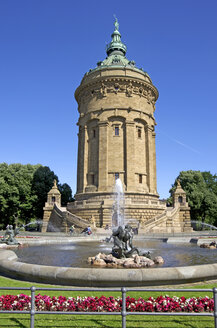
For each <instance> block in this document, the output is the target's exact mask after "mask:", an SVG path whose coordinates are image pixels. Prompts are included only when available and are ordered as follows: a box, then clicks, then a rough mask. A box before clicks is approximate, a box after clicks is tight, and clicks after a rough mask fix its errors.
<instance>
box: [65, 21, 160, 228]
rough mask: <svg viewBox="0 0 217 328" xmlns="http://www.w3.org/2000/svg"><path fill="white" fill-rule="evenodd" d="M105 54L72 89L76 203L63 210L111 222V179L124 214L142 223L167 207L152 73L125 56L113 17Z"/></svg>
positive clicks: (112, 193)
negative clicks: (160, 180) (160, 184)
mask: <svg viewBox="0 0 217 328" xmlns="http://www.w3.org/2000/svg"><path fill="white" fill-rule="evenodd" d="M114 25H115V28H114V32H113V33H112V35H111V37H112V40H111V42H110V43H109V44H108V45H107V50H106V53H107V57H106V58H105V59H104V60H103V61H99V62H98V63H97V67H96V68H94V69H90V70H89V72H87V73H86V74H85V75H84V77H83V79H82V81H81V84H80V86H79V87H78V88H77V90H76V91H75V98H76V100H77V103H78V111H79V114H80V116H79V120H78V127H79V133H78V166H77V192H76V195H75V199H76V201H75V202H74V203H71V204H69V205H68V206H67V209H68V210H69V211H70V212H71V213H73V214H76V215H78V216H80V217H82V218H83V219H89V218H90V217H91V216H92V215H94V217H95V220H96V224H97V226H105V225H106V224H109V225H110V224H111V217H112V211H113V202H114V184H115V179H117V178H120V179H121V181H122V184H123V186H124V193H125V206H124V207H125V210H124V211H125V217H126V218H127V219H130V218H134V219H136V220H137V221H141V220H143V222H144V221H146V220H148V219H150V218H152V217H154V216H156V215H158V214H160V213H161V212H163V211H164V210H165V205H163V204H161V203H160V201H159V195H158V193H157V181H156V153H155V125H156V122H155V118H154V111H155V103H156V101H157V98H158V91H157V89H156V87H155V86H154V85H153V83H152V81H151V78H150V76H149V75H148V74H147V73H146V72H145V71H143V69H139V68H137V67H136V64H135V62H134V61H133V60H128V59H127V58H126V56H125V55H126V50H127V49H126V46H125V44H124V43H123V42H122V41H121V34H120V32H119V24H118V22H117V19H116V20H115V23H114Z"/></svg>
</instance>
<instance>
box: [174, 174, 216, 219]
mask: <svg viewBox="0 0 217 328" xmlns="http://www.w3.org/2000/svg"><path fill="white" fill-rule="evenodd" d="M178 179H179V180H180V184H181V186H182V188H183V190H184V191H185V192H186V196H187V200H188V203H189V206H190V207H191V219H192V220H198V221H202V222H206V223H209V224H213V225H217V176H216V175H212V174H211V173H210V172H200V171H182V172H180V174H179V176H178V177H177V178H176V180H175V183H174V185H173V186H172V188H171V189H170V193H171V196H172V193H173V192H174V190H175V188H176V185H177V180H178Z"/></svg>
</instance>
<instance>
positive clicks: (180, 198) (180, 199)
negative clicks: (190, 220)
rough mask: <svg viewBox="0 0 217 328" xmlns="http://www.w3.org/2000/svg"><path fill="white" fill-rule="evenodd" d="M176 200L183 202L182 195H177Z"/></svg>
mask: <svg viewBox="0 0 217 328" xmlns="http://www.w3.org/2000/svg"><path fill="white" fill-rule="evenodd" d="M178 202H179V203H180V204H181V203H182V202H183V198H182V196H179V197H178Z"/></svg>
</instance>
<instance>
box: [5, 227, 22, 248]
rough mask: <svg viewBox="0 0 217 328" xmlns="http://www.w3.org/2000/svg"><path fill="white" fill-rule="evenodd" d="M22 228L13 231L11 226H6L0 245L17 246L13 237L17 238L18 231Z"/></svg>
mask: <svg viewBox="0 0 217 328" xmlns="http://www.w3.org/2000/svg"><path fill="white" fill-rule="evenodd" d="M23 227H24V226H21V227H20V228H15V229H13V226H12V225H9V224H8V225H7V227H6V231H5V234H4V236H3V238H2V239H0V243H1V244H6V245H19V243H18V241H17V240H16V238H15V236H17V235H18V234H19V233H20V229H21V228H23Z"/></svg>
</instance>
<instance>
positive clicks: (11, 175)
mask: <svg viewBox="0 0 217 328" xmlns="http://www.w3.org/2000/svg"><path fill="white" fill-rule="evenodd" d="M38 167H39V165H30V164H27V165H22V164H10V165H8V164H7V163H1V164H0V225H1V227H5V226H6V225H7V224H13V223H14V219H15V218H14V215H16V216H18V218H19V219H20V220H21V221H22V222H26V221H27V220H28V219H29V218H31V217H32V216H33V202H34V201H36V196H35V195H33V194H32V191H31V187H32V179H33V174H34V172H35V170H37V169H38Z"/></svg>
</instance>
